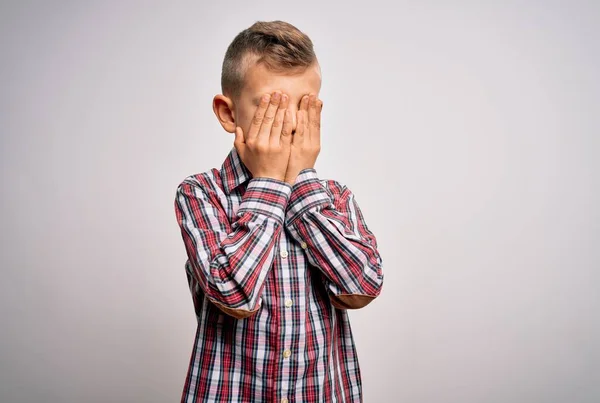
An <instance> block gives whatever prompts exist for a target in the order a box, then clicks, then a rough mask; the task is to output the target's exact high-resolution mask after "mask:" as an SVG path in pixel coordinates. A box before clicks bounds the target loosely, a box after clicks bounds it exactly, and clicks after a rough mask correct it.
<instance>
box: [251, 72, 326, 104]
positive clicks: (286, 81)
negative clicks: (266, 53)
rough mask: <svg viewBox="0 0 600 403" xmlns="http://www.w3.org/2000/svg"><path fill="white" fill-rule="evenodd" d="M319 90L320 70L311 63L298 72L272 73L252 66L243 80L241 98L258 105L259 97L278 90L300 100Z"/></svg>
mask: <svg viewBox="0 0 600 403" xmlns="http://www.w3.org/2000/svg"><path fill="white" fill-rule="evenodd" d="M320 89H321V69H320V67H319V65H318V63H313V64H312V65H311V66H309V67H307V68H306V69H305V70H304V71H300V72H273V71H271V70H268V69H267V68H266V67H265V66H264V65H263V64H253V65H252V66H251V67H249V68H248V71H247V72H246V76H245V80H244V89H243V90H242V97H250V98H251V99H252V101H253V102H254V103H257V104H258V101H259V99H260V97H261V95H263V94H265V93H271V92H273V91H275V90H280V91H282V92H284V93H286V94H288V95H289V96H290V97H291V99H300V98H301V97H302V96H303V95H305V94H308V93H310V92H314V93H316V94H318V93H319V91H320Z"/></svg>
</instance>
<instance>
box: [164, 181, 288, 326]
mask: <svg viewBox="0 0 600 403" xmlns="http://www.w3.org/2000/svg"><path fill="white" fill-rule="evenodd" d="M208 186H209V185H208V184H207V183H200V182H198V181H196V180H190V179H186V180H184V181H183V182H182V183H181V184H180V185H179V186H178V188H177V192H176V197H175V214H176V216H177V221H178V224H179V226H180V228H181V235H182V238H183V242H184V244H185V248H186V252H187V256H188V259H189V263H190V266H191V275H192V276H193V277H194V280H195V281H196V282H197V284H198V285H199V286H200V288H201V289H202V291H203V292H204V293H205V295H206V296H207V297H208V299H210V300H211V302H213V303H214V304H215V305H216V306H217V307H218V308H220V309H221V310H222V311H223V312H225V313H226V314H228V315H231V316H233V317H235V318H238V319H242V318H246V317H248V316H251V315H252V314H254V313H256V312H257V311H258V310H259V308H260V302H259V296H260V294H261V292H262V288H263V286H264V284H265V278H266V277H267V273H268V271H269V269H270V268H271V265H272V263H273V259H274V248H273V247H274V245H275V243H276V242H277V241H278V239H279V235H280V233H281V231H282V228H283V223H284V217H285V208H286V206H287V203H288V200H289V196H290V194H291V191H292V187H291V186H290V185H289V184H288V183H285V182H283V181H279V180H277V179H273V178H266V177H261V178H253V179H251V180H250V182H248V185H247V187H246V192H245V193H244V196H243V198H242V201H241V203H240V206H239V209H238V211H237V213H236V216H237V220H236V221H235V222H233V223H232V224H231V225H230V223H229V219H228V217H227V215H226V213H225V211H224V210H223V208H222V207H221V204H220V203H219V200H218V197H217V195H216V194H214V193H213V192H210V191H209V190H208Z"/></svg>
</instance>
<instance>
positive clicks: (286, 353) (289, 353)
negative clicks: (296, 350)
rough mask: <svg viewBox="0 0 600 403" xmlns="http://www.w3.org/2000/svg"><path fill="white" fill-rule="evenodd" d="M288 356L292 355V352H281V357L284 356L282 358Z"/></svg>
mask: <svg viewBox="0 0 600 403" xmlns="http://www.w3.org/2000/svg"><path fill="white" fill-rule="evenodd" d="M290 355H292V352H291V351H290V350H285V351H284V352H283V356H284V358H288V357H289V356H290Z"/></svg>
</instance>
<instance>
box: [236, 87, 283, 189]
mask: <svg viewBox="0 0 600 403" xmlns="http://www.w3.org/2000/svg"><path fill="white" fill-rule="evenodd" d="M288 103H289V97H288V96H287V95H286V94H282V93H281V92H280V91H275V92H273V94H272V96H271V95H269V94H265V95H263V97H262V98H261V100H260V104H259V105H258V108H257V109H256V112H255V114H254V118H253V119H252V123H251V124H250V129H249V130H248V134H247V135H244V132H243V130H242V128H241V127H239V126H238V127H236V128H235V141H234V145H235V148H236V150H237V152H238V154H239V155H240V158H241V160H242V162H243V163H244V165H246V167H247V168H248V170H249V171H250V172H251V173H252V176H253V177H254V178H257V177H267V178H273V179H278V180H281V181H283V180H284V178H285V171H286V167H287V164H288V159H289V157H290V147H291V141H292V125H293V123H292V112H291V111H290V110H288V109H287V107H288Z"/></svg>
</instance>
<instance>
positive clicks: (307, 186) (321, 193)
mask: <svg viewBox="0 0 600 403" xmlns="http://www.w3.org/2000/svg"><path fill="white" fill-rule="evenodd" d="M331 203H332V200H331V197H330V196H329V193H327V191H326V190H325V188H324V187H323V185H321V182H320V180H319V178H318V176H317V171H316V170H315V169H314V168H305V169H303V170H302V171H300V173H299V174H298V176H297V177H296V181H295V182H294V186H293V187H292V192H291V195H290V199H289V202H288V207H287V212H286V217H285V219H286V222H287V223H288V224H290V223H292V222H293V221H294V220H295V219H296V218H298V217H299V216H301V215H302V214H303V213H304V212H305V211H306V210H308V209H311V208H313V207H315V206H323V207H324V206H327V205H329V204H331Z"/></svg>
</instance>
